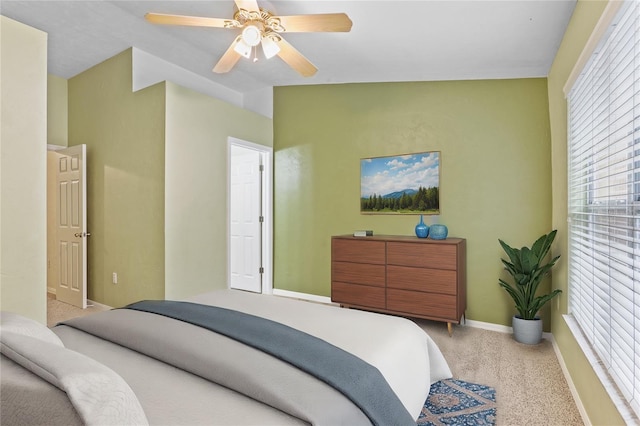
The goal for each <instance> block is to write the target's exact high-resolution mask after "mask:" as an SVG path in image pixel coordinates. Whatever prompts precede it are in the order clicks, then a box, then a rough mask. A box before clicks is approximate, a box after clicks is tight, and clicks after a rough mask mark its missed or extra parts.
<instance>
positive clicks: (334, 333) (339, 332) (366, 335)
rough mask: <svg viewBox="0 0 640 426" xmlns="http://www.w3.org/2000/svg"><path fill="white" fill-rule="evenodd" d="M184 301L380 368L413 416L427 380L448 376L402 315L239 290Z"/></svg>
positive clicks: (428, 340) (430, 346)
mask: <svg viewBox="0 0 640 426" xmlns="http://www.w3.org/2000/svg"><path fill="white" fill-rule="evenodd" d="M186 300H188V301H191V302H196V303H202V304H207V305H214V306H221V307H225V308H229V309H235V310H238V311H242V312H246V313H250V314H252V315H257V316H260V317H263V318H268V319H271V320H273V321H278V322H280V323H283V324H286V325H288V326H291V327H294V328H296V329H298V330H301V331H304V332H306V333H309V334H312V335H314V336H316V337H319V338H321V339H324V340H326V341H327V342H329V343H331V344H333V345H335V346H338V347H340V348H342V349H344V350H346V351H348V352H350V353H352V354H353V355H356V356H358V357H360V358H361V359H363V360H364V361H366V362H368V363H369V364H371V365H373V366H375V367H376V368H378V369H379V370H380V372H381V373H382V374H383V375H384V377H385V378H386V379H387V381H388V382H389V385H390V386H391V388H392V389H393V390H394V392H395V393H396V394H397V395H398V397H399V398H400V400H401V401H402V403H403V404H404V406H405V407H406V409H407V411H409V413H410V414H411V415H412V416H413V417H414V418H417V417H418V415H419V414H420V411H421V410H422V407H423V405H424V402H425V400H426V398H427V396H428V395H429V388H430V386H431V384H432V383H434V382H436V381H438V380H442V379H446V378H450V377H451V370H450V369H449V366H448V364H447V362H446V360H445V359H444V356H443V355H442V353H441V352H440V349H439V348H438V347H437V345H436V344H435V342H434V341H433V340H432V339H431V338H430V337H429V336H428V335H427V334H426V333H425V332H424V331H423V330H422V329H421V328H420V327H418V326H417V325H416V324H415V323H413V322H411V321H409V320H407V319H405V318H400V317H394V316H390V315H382V314H377V313H370V312H364V311H358V310H351V309H343V308H339V307H337V306H331V305H323V304H318V303H312V302H302V303H301V302H300V301H298V300H293V299H288V298H284V297H278V296H266V295H259V294H253V293H247V292H243V291H238V290H221V291H215V292H212V293H206V294H202V295H199V296H195V297H191V298H188V299H186Z"/></svg>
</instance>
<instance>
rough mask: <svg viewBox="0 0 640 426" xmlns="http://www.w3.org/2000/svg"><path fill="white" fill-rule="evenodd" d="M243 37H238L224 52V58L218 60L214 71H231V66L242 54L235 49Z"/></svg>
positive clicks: (219, 72)
mask: <svg viewBox="0 0 640 426" xmlns="http://www.w3.org/2000/svg"><path fill="white" fill-rule="evenodd" d="M241 39H242V36H238V37H236V39H235V41H234V42H233V43H231V46H229V48H228V49H227V51H226V52H224V55H222V58H220V60H219V61H218V63H217V64H216V66H215V67H213V72H215V73H218V74H223V73H225V72H229V71H230V70H231V68H233V66H234V65H235V64H236V62H238V60H239V59H240V54H239V53H238V52H236V51H235V50H234V48H235V47H236V44H238V42H239V41H240V40H241Z"/></svg>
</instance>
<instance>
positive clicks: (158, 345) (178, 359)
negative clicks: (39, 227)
mask: <svg viewBox="0 0 640 426" xmlns="http://www.w3.org/2000/svg"><path fill="white" fill-rule="evenodd" d="M187 311H189V312H190V313H188V315H189V317H188V318H186V317H185V318H182V317H181V315H187V313H184V312H187ZM192 317H193V318H197V319H196V320H193V321H192ZM198 321H201V322H198ZM202 321H204V323H203V322H202ZM207 321H208V322H207ZM245 321H247V322H246V324H248V325H246V326H245V325H244V324H245ZM224 327H226V328H224ZM208 328H211V330H215V331H211V330H210V329H208ZM229 329H230V330H229ZM244 329H246V330H248V331H242V330H244ZM238 330H240V331H238ZM237 333H248V334H251V335H252V336H250V337H251V339H255V340H257V341H258V343H253V342H249V344H247V342H245V341H244V340H243V339H245V337H244V335H243V336H239V337H238V336H236V335H235V334H237ZM282 339H285V340H282ZM286 339H289V340H286ZM0 340H1V341H2V345H1V349H2V358H1V360H0V361H1V363H2V364H1V368H2V371H1V372H0V373H1V382H2V389H1V391H0V398H1V400H2V401H1V402H2V407H1V411H2V418H1V421H2V424H3V425H9V424H21V425H24V424H43V423H46V424H65V425H73V424H96V425H98V424H162V425H191V424H193V425H195V424H207V425H212V424H222V425H236V424H261V425H270V424H273V425H288V424H318V425H323V424H325V425H334V424H345V425H347V424H349V425H355V424H372V423H373V424H385V423H388V422H389V419H390V418H392V419H394V420H393V423H394V424H409V423H413V424H415V419H416V418H417V417H418V415H419V413H420V411H421V409H422V406H423V404H424V401H425V400H426V398H427V395H428V393H429V387H430V385H431V383H433V382H435V381H438V380H441V379H444V378H448V377H451V371H450V370H449V367H448V365H447V363H446V361H445V359H444V357H443V356H442V353H441V352H440V350H439V349H438V347H437V346H436V344H435V343H434V342H433V340H431V338H430V337H429V336H428V335H427V334H426V333H424V331H423V330H422V329H420V328H419V327H418V326H417V325H416V324H414V323H413V322H411V321H409V320H407V319H404V318H399V317H393V316H387V315H381V314H376V313H370V312H363V311H357V310H349V309H342V308H339V307H336V306H330V305H324V304H319V303H313V302H307V301H299V300H294V299H290V298H283V297H277V296H268V295H258V294H252V293H247V292H242V291H237V290H222V291H216V292H211V293H207V294H203V295H199V296H196V297H193V298H190V299H187V300H184V301H180V302H162V301H159V302H154V301H148V302H140V303H139V304H133V305H132V306H130V307H129V308H127V309H115V310H111V311H107V312H102V313H97V314H92V315H89V316H86V317H82V318H77V319H74V320H70V321H67V322H64V323H62V324H59V325H57V326H56V327H54V328H52V329H51V330H50V329H47V328H46V327H44V326H42V325H40V324H37V323H35V322H33V321H30V320H28V319H25V318H22V317H19V316H17V315H14V314H9V313H3V316H2V324H1V329H0ZM242 342H244V343H242ZM253 345H256V346H255V347H254V346H253ZM260 345H262V346H260ZM269 351H275V353H270V352H269ZM298 358H300V359H301V360H302V361H297V360H298ZM305 363H306V364H305ZM316 370H318V371H316ZM378 375H379V376H380V377H377V376H378ZM371 405H373V406H374V407H373V408H372V407H371ZM376 407H377V408H376ZM385 415H386V416H391V417H387V418H385V417H384V416H385Z"/></svg>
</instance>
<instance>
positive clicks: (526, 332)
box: [512, 315, 542, 345]
mask: <svg viewBox="0 0 640 426" xmlns="http://www.w3.org/2000/svg"><path fill="white" fill-rule="evenodd" d="M512 326H513V337H514V338H515V339H516V342H520V343H524V344H527V345H537V344H538V343H540V341H541V340H542V320H541V319H540V318H538V317H536V319H532V320H525V319H522V318H519V317H517V316H515V315H514V316H513V322H512Z"/></svg>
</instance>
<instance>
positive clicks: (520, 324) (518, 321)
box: [498, 230, 562, 345]
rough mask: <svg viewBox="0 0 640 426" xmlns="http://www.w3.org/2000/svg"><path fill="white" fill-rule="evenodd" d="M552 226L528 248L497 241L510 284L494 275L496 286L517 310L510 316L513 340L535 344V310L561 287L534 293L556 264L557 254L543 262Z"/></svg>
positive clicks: (537, 332) (539, 335) (539, 328)
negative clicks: (548, 231)
mask: <svg viewBox="0 0 640 426" xmlns="http://www.w3.org/2000/svg"><path fill="white" fill-rule="evenodd" d="M556 232H557V231H556V230H553V231H551V232H550V233H549V234H546V235H543V236H541V237H540V238H538V240H537V241H536V242H535V243H533V246H531V248H528V247H522V248H521V249H515V248H512V247H511V246H509V245H508V244H507V243H505V242H504V241H502V240H500V239H498V241H500V245H501V246H502V248H503V249H504V251H505V253H507V256H509V261H507V260H504V259H501V260H502V263H503V264H504V269H505V270H506V271H507V272H509V274H510V275H511V277H512V278H513V281H514V284H513V285H512V284H509V283H508V282H506V281H504V280H503V279H498V280H499V282H500V286H501V287H502V288H504V289H505V290H506V291H507V293H509V295H510V296H511V297H512V298H513V301H514V302H515V304H516V305H515V306H516V309H517V311H518V313H517V314H516V315H514V316H513V323H512V325H513V336H514V338H515V339H516V341H518V342H520V343H526V344H530V345H535V344H537V343H539V342H540V340H541V339H542V319H540V318H539V317H538V316H537V314H538V311H539V310H540V309H541V308H542V307H543V306H544V304H545V303H547V302H548V301H550V300H551V299H553V298H554V297H555V296H557V295H558V294H559V293H561V292H562V290H553V292H551V293H549V294H543V295H539V296H536V292H537V290H538V286H539V285H540V282H541V281H542V279H543V278H544V277H546V276H547V275H548V274H549V271H550V270H551V268H552V267H553V265H555V264H556V262H557V261H558V258H560V256H556V257H554V258H553V259H551V260H550V261H548V262H546V263H543V261H544V259H545V258H546V256H547V254H548V253H549V249H550V248H551V243H553V240H554V238H555V237H556Z"/></svg>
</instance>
